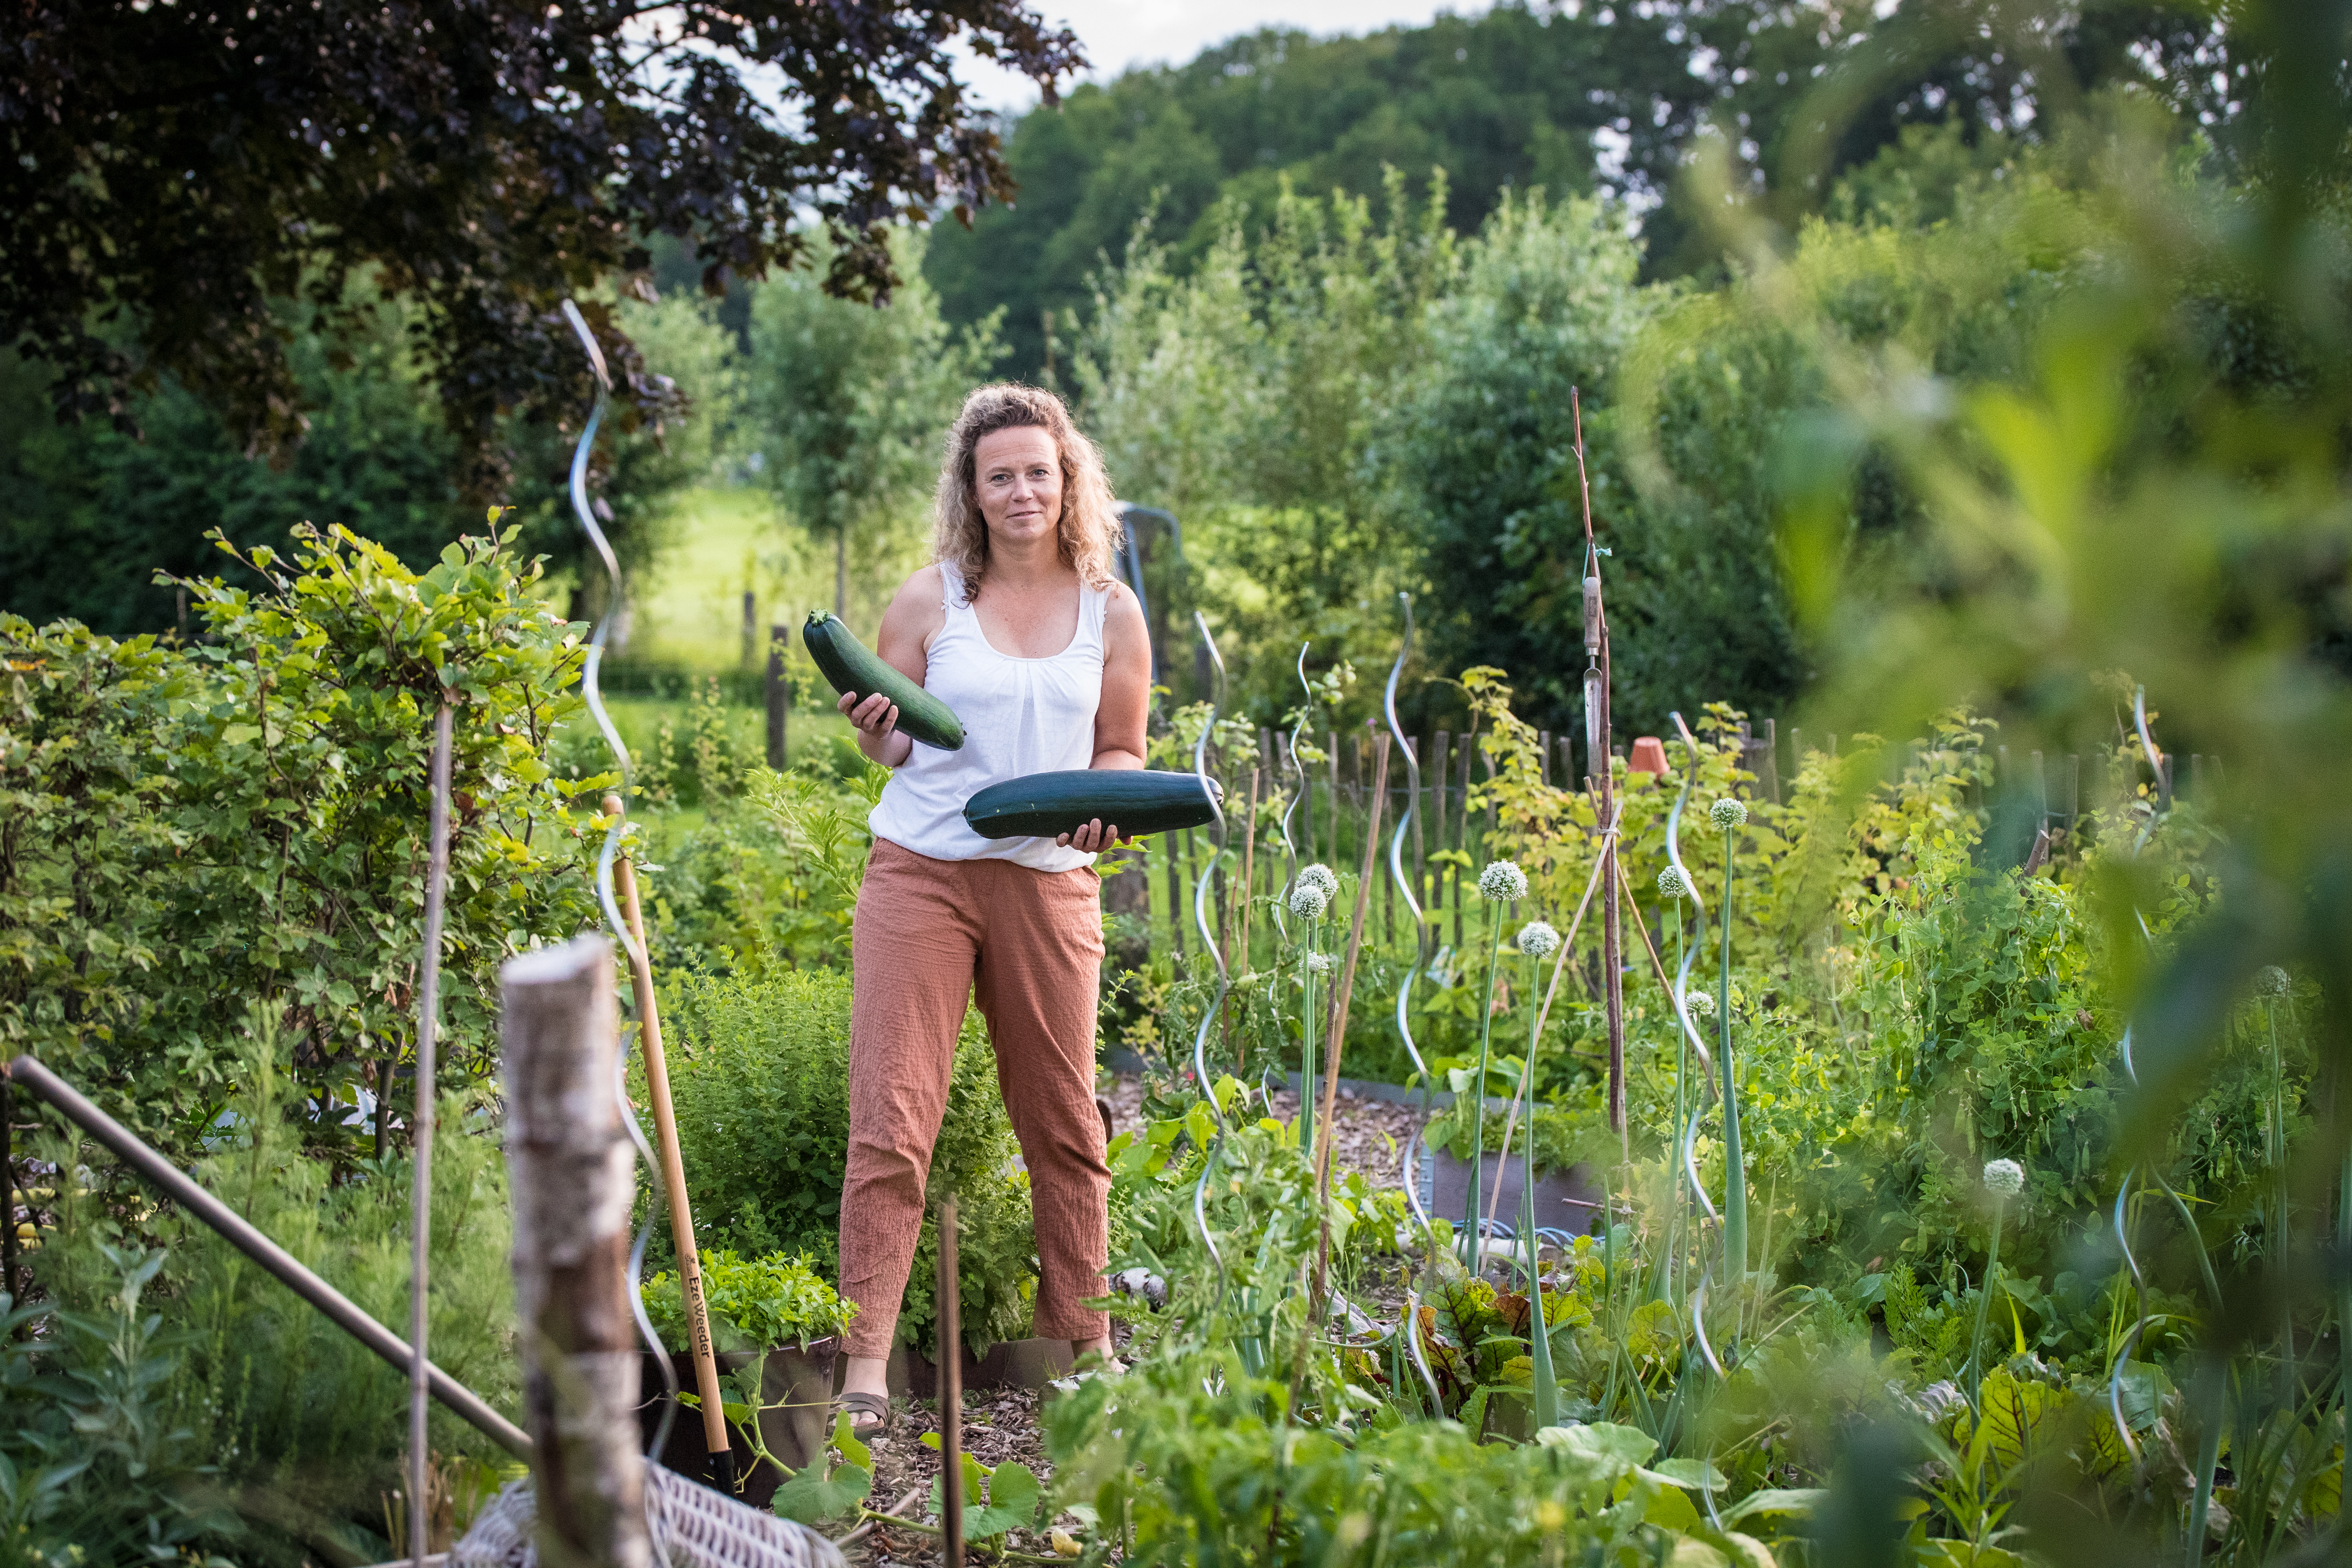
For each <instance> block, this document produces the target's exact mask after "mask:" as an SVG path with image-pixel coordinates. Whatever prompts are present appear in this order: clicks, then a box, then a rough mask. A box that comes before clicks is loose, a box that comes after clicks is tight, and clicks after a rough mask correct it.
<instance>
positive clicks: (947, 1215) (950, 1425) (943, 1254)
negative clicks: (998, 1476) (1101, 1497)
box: [939, 1193, 964, 1568]
mask: <svg viewBox="0 0 2352 1568" xmlns="http://www.w3.org/2000/svg"><path fill="white" fill-rule="evenodd" d="M961 1306H962V1302H961V1299H960V1298H959V1297H958V1296H957V1294H956V1201H955V1194H953V1193H950V1194H948V1195H947V1196H946V1197H944V1198H942V1199H940V1293H939V1339H940V1345H939V1350H940V1379H939V1395H940V1526H941V1531H942V1533H941V1537H940V1539H941V1542H942V1543H943V1544H944V1546H945V1547H946V1552H945V1555H946V1558H947V1563H948V1568H963V1501H964V1499H963V1323H962V1316H963V1314H962V1312H961Z"/></svg>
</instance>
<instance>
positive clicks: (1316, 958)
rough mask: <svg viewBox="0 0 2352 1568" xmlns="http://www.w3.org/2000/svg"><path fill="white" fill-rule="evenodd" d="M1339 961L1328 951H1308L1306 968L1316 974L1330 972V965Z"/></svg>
mask: <svg viewBox="0 0 2352 1568" xmlns="http://www.w3.org/2000/svg"><path fill="white" fill-rule="evenodd" d="M1335 963H1339V960H1338V959H1336V958H1334V957H1332V956H1331V955H1330V954H1329V953H1328V952H1310V953H1308V954H1307V969H1308V970H1309V971H1311V972H1312V973H1317V974H1328V973H1330V972H1331V966H1332V965H1333V964H1335Z"/></svg>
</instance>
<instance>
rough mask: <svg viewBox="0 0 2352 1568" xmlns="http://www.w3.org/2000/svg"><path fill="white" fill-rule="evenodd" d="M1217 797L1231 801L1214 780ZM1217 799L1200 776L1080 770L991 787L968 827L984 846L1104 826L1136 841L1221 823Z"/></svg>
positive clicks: (971, 807) (971, 805) (968, 816)
mask: <svg viewBox="0 0 2352 1568" xmlns="http://www.w3.org/2000/svg"><path fill="white" fill-rule="evenodd" d="M1210 789H1213V790H1216V791H1217V793H1216V795H1215V796H1214V797H1212V796H1211V795H1210V794H1209V792H1208V791H1207V790H1203V789H1202V787H1201V781H1200V779H1199V777H1198V776H1197V775H1195V774H1192V773H1153V772H1147V771H1145V770H1143V769H1140V768H1078V769H1075V770H1073V771H1071V772H1068V773H1031V774H1030V775H1029V776H1028V777H1026V778H1018V779H1007V780H1005V781H1004V782H1003V784H991V785H989V786H988V787H987V788H986V789H984V790H982V791H981V792H980V793H979V794H978V795H973V796H972V797H971V799H970V800H968V801H966V802H964V806H963V819H964V821H965V822H967V823H969V824H971V830H972V831H973V832H974V833H977V834H979V835H980V836H981V837H982V838H1032V837H1034V838H1058V837H1061V836H1062V835H1063V834H1065V833H1076V831H1077V830H1078V829H1079V828H1081V827H1084V826H1086V825H1087V824H1088V823H1089V822H1097V821H1099V822H1100V823H1101V824H1102V825H1103V826H1106V827H1113V826H1115V827H1117V828H1118V831H1119V834H1120V836H1121V837H1127V838H1135V837H1140V836H1142V835H1144V834H1147V833H1168V832H1171V831H1173V830H1174V829H1176V828H1179V827H1198V826H1201V825H1202V824H1203V823H1207V822H1213V821H1215V820H1216V815H1217V814H1216V812H1215V811H1214V810H1213V809H1212V808H1211V806H1210V804H1209V803H1210V801H1211V799H1212V798H1217V799H1223V794H1224V792H1223V790H1222V789H1219V788H1218V787H1217V784H1216V781H1215V780H1213V779H1212V780H1211V781H1210Z"/></svg>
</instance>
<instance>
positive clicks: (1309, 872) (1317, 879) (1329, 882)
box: [1295, 860, 1339, 900]
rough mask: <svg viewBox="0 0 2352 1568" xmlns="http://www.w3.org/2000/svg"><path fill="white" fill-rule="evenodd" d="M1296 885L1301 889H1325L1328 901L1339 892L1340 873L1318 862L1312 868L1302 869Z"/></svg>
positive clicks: (1324, 893) (1324, 895)
mask: <svg viewBox="0 0 2352 1568" xmlns="http://www.w3.org/2000/svg"><path fill="white" fill-rule="evenodd" d="M1295 885H1296V886H1297V887H1301V888H1320V889H1323V897H1324V898H1325V899H1327V900H1328V899H1330V898H1331V897H1333V896H1334V895H1336V894H1337V893H1338V892H1339V873H1337V872H1336V871H1334V870H1332V869H1331V868H1330V867H1328V866H1326V865H1325V864H1323V862H1322V861H1320V860H1318V861H1316V862H1315V863H1314V864H1313V865H1311V866H1306V867H1302V868H1300V869H1299V872H1298V880H1297V883H1296V884H1295Z"/></svg>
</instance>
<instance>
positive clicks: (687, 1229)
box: [604, 795, 735, 1497]
mask: <svg viewBox="0 0 2352 1568" xmlns="http://www.w3.org/2000/svg"><path fill="white" fill-rule="evenodd" d="M604 815H605V816H620V815H621V797H620V796H619V795H606V796H605V797H604ZM613 881H614V887H615V890H616V891H618V892H619V894H620V895H621V913H622V915H623V917H624V918H625V919H626V920H627V921H628V922H629V937H630V940H631V941H633V942H635V943H636V946H637V951H636V952H635V953H633V954H631V955H630V958H629V989H630V991H631V992H632V993H633V994H635V997H636V1002H637V1019H638V1023H639V1028H638V1040H637V1048H638V1049H639V1050H640V1051H642V1052H643V1053H644V1055H645V1060H646V1099H647V1100H650V1101H651V1102H652V1105H653V1111H654V1149H655V1151H656V1153H658V1154H659V1155H660V1157H661V1167H662V1189H663V1193H664V1194H665V1195H666V1196H667V1198H668V1199H669V1228H670V1235H671V1237H672V1239H673V1240H675V1241H676V1242H677V1278H678V1284H679V1286H680V1287H681V1288H682V1289H683V1291H684V1294H685V1298H686V1329H687V1334H688V1338H689V1339H690V1340H691V1342H692V1343H691V1345H690V1347H689V1348H690V1349H691V1350H692V1352H693V1354H694V1391H695V1393H696V1394H698V1395H699V1396H700V1397H701V1400H702V1447H703V1449H704V1451H705V1452H706V1453H708V1454H709V1456H710V1483H711V1485H713V1486H714V1487H717V1488H718V1489H719V1490H720V1491H722V1492H725V1493H727V1494H728V1495H729V1496H730V1497H731V1496H733V1495H734V1492H735V1454H734V1450H733V1448H732V1447H731V1446H730V1443H729V1441H728V1436H727V1413H726V1410H725V1408H724V1407H723V1404H722V1401H723V1397H724V1396H723V1395H722V1394H720V1392H719V1360H718V1357H717V1356H716V1355H714V1354H713V1353H712V1352H711V1346H710V1312H709V1307H708V1305H707V1304H706V1302H705V1301H704V1299H703V1294H702V1257H701V1253H700V1251H699V1250H698V1248H697V1247H696V1246H695V1240H694V1205H693V1203H692V1201H691V1200H690V1199H689V1198H688V1196H687V1191H686V1159H685V1156H684V1155H683V1154H682V1153H681V1152H680V1151H679V1149H678V1142H677V1112H676V1111H675V1110H672V1109H671V1106H670V1098H669V1064H668V1062H667V1060H666V1059H665V1058H664V1057H663V1055H662V1033H661V1009H660V1008H659V1006H658V1005H656V1002H655V1000H654V969H653V950H652V949H651V948H649V947H647V946H646V920H645V915H644V912H643V911H642V910H640V909H639V907H638V904H637V872H636V868H635V866H634V865H632V864H631V863H630V860H629V858H628V857H627V856H626V855H624V856H622V857H620V858H619V859H618V860H616V861H615V862H614V866H613Z"/></svg>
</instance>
